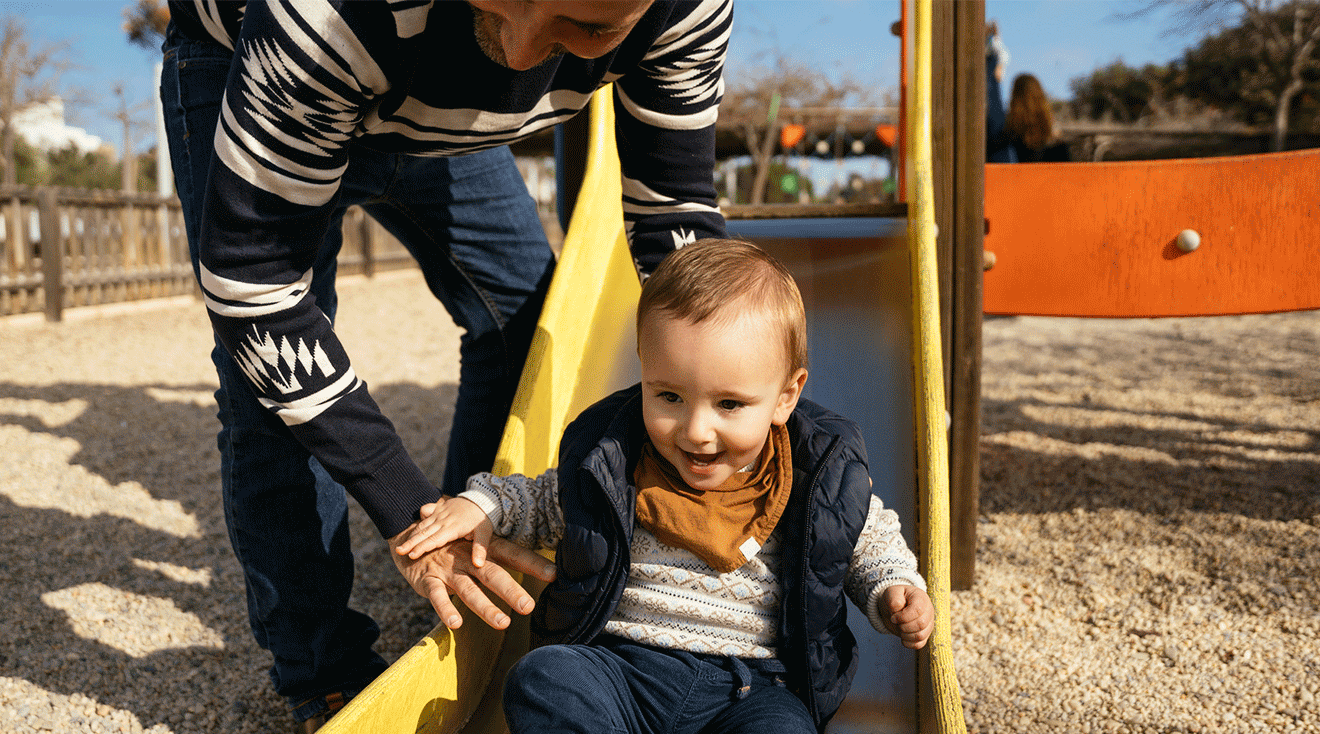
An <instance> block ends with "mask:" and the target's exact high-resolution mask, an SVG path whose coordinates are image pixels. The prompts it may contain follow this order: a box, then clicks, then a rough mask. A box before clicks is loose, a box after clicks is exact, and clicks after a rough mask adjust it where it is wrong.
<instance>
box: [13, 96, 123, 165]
mask: <svg viewBox="0 0 1320 734" xmlns="http://www.w3.org/2000/svg"><path fill="white" fill-rule="evenodd" d="M14 130H16V131H17V132H18V134H19V135H22V136H23V139H24V140H26V141H28V143H30V144H31V145H33V146H34V147H36V148H39V149H41V150H44V151H51V150H63V149H64V148H67V147H69V146H70V145H72V146H74V147H75V148H77V149H78V151H79V152H82V153H95V152H96V151H97V150H99V149H100V148H101V146H102V145H103V144H104V141H102V140H101V138H100V137H98V136H96V135H92V134H91V133H89V132H87V131H86V130H84V129H82V128H80V127H73V126H71V125H68V124H65V122H64V100H62V99H60V98H59V97H55V98H53V99H51V100H50V101H48V102H42V103H40V104H35V105H33V106H31V107H28V108H27V109H25V110H23V111H22V112H19V113H18V114H17V115H15V116H14Z"/></svg>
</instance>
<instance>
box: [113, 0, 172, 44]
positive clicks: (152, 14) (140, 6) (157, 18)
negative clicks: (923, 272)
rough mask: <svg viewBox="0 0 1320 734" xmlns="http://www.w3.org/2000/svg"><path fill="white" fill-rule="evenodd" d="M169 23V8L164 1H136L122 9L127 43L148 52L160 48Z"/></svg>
mask: <svg viewBox="0 0 1320 734" xmlns="http://www.w3.org/2000/svg"><path fill="white" fill-rule="evenodd" d="M169 23H170V8H169V6H168V5H166V4H165V1H164V0H137V3H135V4H133V5H130V6H129V7H127V8H124V32H125V33H127V34H128V42H129V43H131V44H133V45H134V46H141V47H142V48H145V49H147V50H148V51H155V50H156V49H158V48H160V42H161V41H163V40H164V39H165V28H166V27H167V26H168V25H169Z"/></svg>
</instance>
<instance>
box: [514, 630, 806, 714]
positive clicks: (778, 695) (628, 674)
mask: <svg viewBox="0 0 1320 734" xmlns="http://www.w3.org/2000/svg"><path fill="white" fill-rule="evenodd" d="M778 671H783V666H782V665H780V664H779V662H778V661H777V660H773V661H772V660H766V661H755V660H748V661H741V660H738V659H736V658H727V657H723V656H720V655H695V654H692V653H687V652H682V651H679V650H661V649H657V648H653V647H648V646H646V645H639V644H635V643H632V642H630V641H627V640H624V639H622V638H618V637H609V636H606V637H602V638H599V639H598V640H597V641H595V642H593V643H592V644H590V645H549V646H546V647H540V648H537V649H535V650H532V651H531V652H529V653H527V654H526V655H524V656H523V657H522V658H521V659H519V661H518V662H517V663H516V664H515V665H514V667H513V669H512V670H510V671H509V678H508V680H507V681H505V685H504V716H505V719H506V720H507V721H508V724H509V731H510V732H512V734H532V733H533V732H535V734H559V733H560V732H578V733H580V734H587V733H588V732H590V733H592V734H616V733H617V734H767V733H768V732H773V734H815V732H816V725H815V724H814V723H813V722H812V720H811V714H810V713H809V712H808V711H807V706H806V704H804V703H803V702H802V701H801V700H800V699H798V697H797V696H795V695H793V694H792V693H791V692H790V691H789V690H788V689H787V688H785V687H784V686H783V684H782V683H781V682H780V681H779V680H778Z"/></svg>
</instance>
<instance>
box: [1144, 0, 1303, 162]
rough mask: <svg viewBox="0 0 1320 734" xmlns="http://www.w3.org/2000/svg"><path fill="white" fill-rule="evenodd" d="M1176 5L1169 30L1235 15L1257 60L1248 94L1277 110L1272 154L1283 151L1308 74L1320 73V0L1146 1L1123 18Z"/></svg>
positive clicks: (1197, 28)
mask: <svg viewBox="0 0 1320 734" xmlns="http://www.w3.org/2000/svg"><path fill="white" fill-rule="evenodd" d="M1169 6H1173V7H1176V8H1177V10H1176V12H1175V13H1174V17H1175V19H1176V20H1175V26H1174V28H1171V29H1170V31H1171V32H1187V31H1201V32H1204V31H1206V30H1207V29H1210V28H1213V27H1216V26H1221V25H1223V24H1224V23H1225V21H1226V20H1228V19H1229V18H1233V17H1234V16H1237V18H1236V20H1238V22H1240V24H1241V26H1240V29H1241V30H1243V31H1247V32H1246V33H1245V34H1243V38H1244V40H1245V42H1246V43H1247V44H1248V48H1247V49H1246V50H1247V51H1248V53H1249V54H1250V55H1251V56H1252V57H1253V58H1254V59H1255V60H1256V63H1257V72H1256V73H1255V74H1252V75H1250V76H1249V77H1247V78H1244V80H1243V81H1244V82H1245V83H1246V85H1248V86H1249V87H1250V88H1249V89H1244V90H1243V95H1244V96H1260V97H1265V98H1266V99H1268V100H1269V101H1270V102H1271V103H1272V104H1273V107H1274V136H1273V140H1272V142H1271V149H1272V150H1283V149H1284V144H1285V142H1286V141H1287V137H1288V118H1289V115H1290V113H1291V112H1292V103H1293V100H1294V99H1295V98H1296V97H1297V95H1298V94H1299V93H1300V92H1301V91H1302V90H1303V88H1304V87H1305V85H1306V75H1307V73H1308V72H1309V71H1311V70H1315V69H1320V54H1317V45H1320V1H1317V0H1191V1H1190V2H1187V1H1186V0H1148V2H1147V4H1146V5H1145V7H1143V8H1141V9H1140V10H1137V11H1135V12H1133V13H1130V14H1126V15H1121V16H1120V17H1121V18H1124V19H1137V18H1144V17H1146V16H1148V15H1150V14H1151V13H1152V12H1154V11H1155V10H1156V9H1159V8H1162V7H1169Z"/></svg>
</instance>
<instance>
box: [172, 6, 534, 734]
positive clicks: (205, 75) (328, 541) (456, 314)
mask: <svg viewBox="0 0 1320 734" xmlns="http://www.w3.org/2000/svg"><path fill="white" fill-rule="evenodd" d="M163 50H164V54H165V58H164V68H163V72H162V76H161V87H160V93H161V100H162V102H163V104H164V110H165V124H166V130H167V134H168V138H169V145H170V159H171V163H172V167H173V170H174V178H175V185H176V187H177V189H178V193H179V199H180V200H181V202H182V205H183V215H184V222H185V225H186V227H187V235H188V243H189V248H190V249H191V251H192V258H193V267H194V270H196V268H197V267H198V265H197V262H198V250H197V247H198V246H197V243H198V235H199V233H200V231H201V212H202V203H203V197H204V193H205V189H206V179H207V171H208V168H209V166H210V165H211V157H212V156H211V154H212V150H213V146H214V135H215V127H216V123H217V120H218V116H219V113H220V103H221V99H222V96H223V93H224V85H225V80H226V78H227V77H228V74H229V66H230V61H231V58H232V56H231V54H230V52H229V50H228V49H225V48H224V47H222V46H219V45H217V44H214V43H210V42H201V41H193V40H189V39H185V38H182V37H181V36H180V34H178V33H177V32H176V31H175V30H174V28H173V27H171V29H170V33H169V34H168V35H167V39H166V41H165V44H164V46H163ZM338 202H339V209H338V212H337V216H336V217H335V218H334V220H333V222H332V224H331V227H330V228H329V231H328V232H327V233H326V237H325V242H324V245H323V246H322V248H321V250H320V253H319V255H318V259H317V262H316V263H315V265H314V277H313V280H312V292H313V294H314V295H315V296H316V300H317V303H318V304H320V306H321V307H322V309H323V310H324V311H325V313H326V316H328V317H329V318H330V319H331V320H333V319H334V316H335V307H336V303H337V301H336V294H335V262H336V256H337V255H338V253H339V249H340V246H341V245H342V235H341V232H340V227H339V225H340V222H341V221H342V217H343V212H344V209H345V208H346V207H348V206H351V205H354V204H357V205H361V206H362V207H363V208H364V209H365V210H366V211H367V212H368V213H370V214H371V215H372V217H374V218H375V219H376V220H377V221H379V222H380V223H381V224H382V225H383V226H384V227H385V228H386V229H387V230H388V231H390V232H391V233H392V234H394V235H395V236H396V237H398V238H399V240H400V241H401V242H402V243H403V244H404V245H405V246H406V247H407V248H408V250H409V251H410V252H411V253H412V254H413V256H414V257H415V258H416V259H417V261H418V263H419V265H420V266H421V270H422V273H423V274H424V276H425V278H426V283H427V285H428V286H429V288H430V289H431V291H432V293H434V294H435V296H436V297H437V298H438V299H440V301H441V302H442V303H443V304H444V306H445V307H446V308H447V309H448V311H449V313H450V315H451V316H452V317H453V319H454V322H455V323H456V324H457V325H458V326H460V327H461V328H462V329H464V334H463V337H462V343H461V347H460V350H461V360H462V365H461V370H460V385H459V389H458V395H457V399H456V400H457V402H456V405H455V409H454V420H453V427H452V430H451V433H450V439H449V453H448V458H447V463H446V466H445V476H444V480H443V483H442V487H441V489H442V490H443V491H445V492H446V493H447V494H456V493H458V492H459V491H461V490H462V488H463V484H464V483H465V481H466V479H467V477H468V476H469V475H470V474H472V473H474V472H477V471H485V470H489V469H490V466H491V463H492V462H493V460H494V455H495V451H496V448H497V447H498V442H499V439H500V435H501V433H502V431H503V427H504V421H505V418H506V416H507V414H508V409H509V406H510V404H511V402H512V400H513V394H514V392H515V390H516V389H517V384H518V378H519V375H520V373H521V371H522V365H523V361H524V358H525V357H526V354H527V349H528V346H529V344H530V342H531V336H532V333H533V332H534V330H535V326H536V318H537V315H538V314H539V312H540V308H541V304H542V301H543V299H544V295H545V290H546V288H547V287H548V285H549V280H550V275H551V272H552V270H553V267H554V255H553V252H552V251H551V250H550V247H549V245H548V244H547V242H546V239H545V233H544V230H543V229H542V227H541V223H540V219H539V217H538V216H537V213H536V207H535V203H534V202H533V201H532V199H531V197H530V196H529V195H528V193H527V188H526V186H525V185H524V183H523V180H522V177H521V176H520V175H519V173H518V171H517V168H516V166H515V165H514V161H513V156H512V154H511V153H510V152H509V150H508V149H507V148H499V149H495V150H491V151H486V152H482V153H477V154H473V155H469V156H464V157H458V158H430V157H426V158H423V157H413V156H405V155H394V154H385V153H381V152H378V151H374V150H371V149H368V148H366V147H365V146H361V145H355V147H354V148H353V150H352V153H351V159H350V163H349V166H348V169H347V171H346V173H345V175H344V180H343V183H342V185H341V190H340V197H339V199H338ZM212 360H213V361H214V362H215V366H216V371H217V373H218V375H219V378H220V389H219V390H218V391H217V392H216V400H217V402H218V404H219V418H220V423H221V430H220V433H219V438H218V443H219V448H220V455H221V481H222V486H223V493H224V508H225V520H226V523H227V524H228V528H229V537H230V541H231V543H232V545H233V548H234V553H235V554H236V555H237V557H238V560H239V563H240V564H241V565H242V566H243V570H244V574H245V579H246V584H247V604H248V617H249V620H250V621H251V624H252V632H253V634H254V635H255V636H256V639H257V642H258V643H259V644H260V645H261V646H262V647H264V648H267V649H269V650H270V651H271V653H272V654H273V655H274V665H273V667H272V668H271V679H272V681H273V682H274V684H275V689H276V691H277V692H278V693H279V694H280V695H282V696H284V697H285V698H287V699H288V700H289V701H290V703H292V704H295V705H296V704H298V703H299V702H303V701H307V700H309V699H311V703H309V704H307V705H306V706H302V707H300V708H299V709H298V710H296V711H295V717H296V718H298V719H299V720H301V719H304V718H307V717H309V716H312V715H314V714H316V713H319V711H320V709H322V708H323V707H324V704H323V703H322V702H321V699H320V697H321V696H324V695H326V694H328V693H332V692H335V691H342V692H345V693H347V694H348V695H350V696H351V695H353V694H355V693H356V692H357V691H359V690H361V688H362V687H364V686H365V685H366V684H367V683H368V682H370V681H371V680H372V679H373V678H375V677H376V676H377V675H378V674H379V673H380V672H381V671H382V670H384V669H385V667H386V664H385V661H384V660H383V659H382V658H381V657H380V656H379V655H377V654H376V653H375V652H374V651H373V650H372V644H373V643H374V642H375V640H376V638H377V637H378V636H379V629H378V628H377V626H376V623H375V622H374V621H372V620H371V618H369V617H367V616H366V615H364V614H361V613H359V612H356V611H354V610H352V609H350V608H349V607H348V600H349V593H350V591H351V588H352V580H353V555H352V552H351V549H350V546H349V535H348V525H347V522H346V518H347V510H348V504H347V500H346V498H345V492H344V490H343V488H342V487H340V486H339V485H337V484H335V483H334V482H333V481H332V480H330V478H329V476H328V475H327V474H326V473H325V471H324V470H323V469H322V468H321V467H320V465H319V464H318V463H317V462H316V461H315V460H313V459H311V458H310V456H309V454H308V452H307V450H306V449H304V448H303V447H302V446H301V445H300V444H299V443H298V442H297V441H296V440H295V439H294V438H293V436H292V435H291V434H290V433H289V432H288V430H287V429H286V428H285V427H284V425H283V423H281V422H280V420H279V419H278V418H276V417H275V416H274V415H273V414H272V413H271V412H270V411H268V410H266V409H265V408H263V407H262V406H261V405H260V404H259V403H258V402H257V400H256V397H255V395H254V393H253V391H252V389H251V388H250V387H249V386H248V383H247V380H246V378H245V377H244V376H243V373H242V371H241V370H240V369H239V368H238V367H237V366H236V365H235V363H234V362H233V360H232V359H230V357H229V355H228V354H227V353H226V352H225V351H224V350H223V349H222V348H221V347H220V346H219V345H218V344H217V346H216V348H215V350H214V351H213V352H212ZM401 582H402V581H401Z"/></svg>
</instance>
